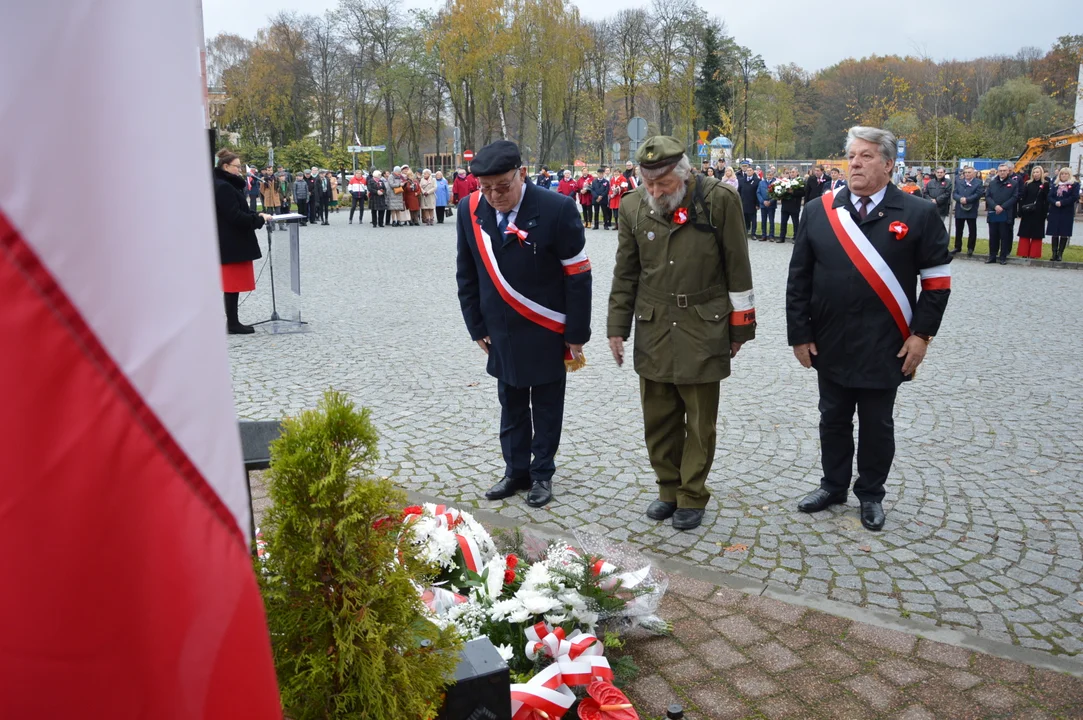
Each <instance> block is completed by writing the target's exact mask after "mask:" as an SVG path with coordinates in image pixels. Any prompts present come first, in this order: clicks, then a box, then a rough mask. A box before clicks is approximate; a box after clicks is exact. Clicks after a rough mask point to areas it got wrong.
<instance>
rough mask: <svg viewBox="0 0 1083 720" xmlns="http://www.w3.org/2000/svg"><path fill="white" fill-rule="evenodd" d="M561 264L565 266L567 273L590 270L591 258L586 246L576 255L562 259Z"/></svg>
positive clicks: (573, 273)
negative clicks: (588, 255)
mask: <svg viewBox="0 0 1083 720" xmlns="http://www.w3.org/2000/svg"><path fill="white" fill-rule="evenodd" d="M560 264H561V265H563V266H564V274H565V275H578V274H580V273H585V272H590V258H589V257H587V251H586V248H584V249H583V250H582V251H580V253H579V254H578V255H576V256H575V257H570V258H568V259H567V260H561V261H560Z"/></svg>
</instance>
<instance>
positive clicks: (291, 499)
mask: <svg viewBox="0 0 1083 720" xmlns="http://www.w3.org/2000/svg"><path fill="white" fill-rule="evenodd" d="M376 442H377V435H376V430H375V428H374V427H373V425H372V421H371V420H370V418H369V411H368V410H367V409H362V410H360V411H358V410H357V409H355V408H354V405H353V403H351V402H350V401H349V400H348V399H347V398H346V396H345V395H344V394H342V393H337V392H333V391H328V392H327V393H325V394H324V397H323V400H322V401H321V402H320V405H319V407H318V408H317V409H316V410H310V411H306V412H304V413H302V414H301V415H300V416H299V417H297V418H294V419H290V420H287V421H286V422H285V423H284V427H283V432H282V435H281V437H280V438H279V439H278V440H276V441H275V442H274V443H273V444H272V445H271V469H270V471H269V472H268V491H269V494H270V497H271V500H272V501H273V502H274V505H273V506H272V508H271V509H270V510H269V511H268V514H267V519H266V522H265V523H264V527H263V536H264V539H265V541H266V556H265V558H264V559H263V560H259V561H256V564H257V571H258V574H259V577H260V590H261V592H262V594H263V599H264V603H265V605H266V608H267V625H268V627H269V629H270V632H271V642H272V645H273V648H274V657H275V668H276V670H277V673H278V682H279V687H280V690H281V693H282V705H283V708H284V710H285V712H286V715H287V717H290V718H292V720H315V719H326V718H371V719H372V720H382V719H384V718H387V719H388V720H391V719H392V718H394V719H395V720H400V719H401V718H431V717H433V716H434V715H435V714H436V712H437V711H438V710H439V707H440V704H441V698H442V694H443V691H444V688H445V687H446V685H447V682H448V678H450V677H451V674H452V672H453V671H454V669H455V667H456V664H457V662H458V652H459V650H460V649H461V642H460V640H459V639H458V637H457V636H456V635H455V634H454V633H453V632H452V631H450V630H447V631H444V630H440V629H439V628H437V627H436V626H435V625H433V624H432V623H431V622H429V621H428V620H426V619H425V618H424V615H423V612H422V611H423V606H422V604H421V600H420V599H419V597H418V591H417V589H416V587H415V585H414V584H413V583H414V582H416V581H418V580H420V579H421V578H422V575H421V574H420V564H419V563H417V562H416V560H415V559H414V557H413V555H412V551H411V549H410V547H409V543H403V545H404V547H402V548H401V550H400V547H399V545H400V543H399V541H398V534H399V530H400V527H401V526H400V525H399V524H398V523H397V522H390V521H387V520H386V519H387V518H394V519H396V520H397V519H398V518H399V517H400V515H401V511H402V507H403V506H404V505H405V504H406V497H405V495H404V493H403V492H402V491H400V490H399V489H397V488H396V487H395V486H394V485H392V484H391V482H390V481H388V480H387V479H386V478H374V477H367V475H369V474H370V473H371V469H372V465H373V463H374V462H375V460H376V459H377V448H376ZM400 552H402V555H401V556H400V555H399V553H400ZM400 557H401V560H400Z"/></svg>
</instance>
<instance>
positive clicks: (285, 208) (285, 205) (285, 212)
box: [279, 200, 292, 215]
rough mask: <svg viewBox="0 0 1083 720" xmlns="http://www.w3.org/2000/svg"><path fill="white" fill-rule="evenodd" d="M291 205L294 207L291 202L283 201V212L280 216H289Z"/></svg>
mask: <svg viewBox="0 0 1083 720" xmlns="http://www.w3.org/2000/svg"><path fill="white" fill-rule="evenodd" d="M290 205H292V203H291V202H290V201H289V200H283V201H282V211H281V212H280V213H279V214H280V215H289V214H290Z"/></svg>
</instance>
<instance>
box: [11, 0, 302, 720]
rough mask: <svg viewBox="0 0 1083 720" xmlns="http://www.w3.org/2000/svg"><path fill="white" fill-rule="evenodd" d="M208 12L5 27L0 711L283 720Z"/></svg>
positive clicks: (147, 9)
mask: <svg viewBox="0 0 1083 720" xmlns="http://www.w3.org/2000/svg"><path fill="white" fill-rule="evenodd" d="M61 6H62V7H61ZM197 7H198V6H197V4H196V3H194V2H147V0H94V1H91V0H69V2H65V3H60V4H58V3H53V2H20V3H9V4H8V6H7V7H5V17H4V21H3V22H2V23H0V127H2V128H3V135H2V136H0V167H2V168H4V169H5V172H3V173H0V338H2V346H0V389H2V391H0V443H2V448H3V452H2V453H0V718H80V720H87V719H93V720H96V719H98V718H103V719H104V718H109V719H113V718H116V719H127V718H154V719H155V720H163V719H168V720H172V719H181V718H185V719H187V718H193V719H194V718H199V719H201V720H202V719H203V718H223V719H224V718H229V719H230V720H233V719H235V718H280V717H281V710H280V705H279V699H278V692H277V688H276V682H275V674H274V666H273V663H272V659H271V649H270V642H269V638H268V635H267V627H266V622H265V618H264V612H263V606H262V603H261V600H260V595H259V590H258V587H257V584H256V578H255V575H254V573H253V570H252V564H251V560H250V555H249V546H248V540H247V538H248V537H249V534H250V528H251V517H250V516H249V512H248V502H247V495H246V487H245V481H244V473H243V468H242V463H241V452H240V446H239V440H238V433H237V425H236V417H235V414H234V410H233V399H232V390H231V386H230V378H229V364H228V358H227V354H226V338H225V332H224V327H223V326H224V320H223V310H222V299H221V298H222V293H221V287H220V285H219V282H220V280H219V277H220V273H219V269H218V257H217V249H216V245H215V242H216V232H215V225H214V209H213V198H212V194H211V175H210V172H211V161H210V152H209V149H208V148H207V141H206V132H205V131H204V129H203V126H202V125H203V121H202V107H201V102H200V97H201V88H200V82H199V52H198V47H199V33H200V31H199V30H198V29H197V28H198V25H197V23H198V20H199V18H198V9H197ZM162 138H168V139H169V140H168V142H164V141H163V140H162ZM62 167H63V168H76V169H77V171H78V172H79V173H82V174H83V176H84V178H85V179H84V180H83V181H82V182H80V183H78V186H77V188H70V187H68V188H61V187H60V186H57V185H56V183H55V177H56V170H57V169H58V168H62ZM163 177H165V178H168V180H167V185H165V186H163V185H162V184H161V183H162V178H163ZM73 190H74V191H73ZM163 192H164V193H166V194H167V195H168V196H169V197H170V198H171V199H170V201H168V202H166V203H163V202H162V201H161V200H162V193H163ZM177 213H180V214H181V215H182V217H178V216H177V215H176V214H177Z"/></svg>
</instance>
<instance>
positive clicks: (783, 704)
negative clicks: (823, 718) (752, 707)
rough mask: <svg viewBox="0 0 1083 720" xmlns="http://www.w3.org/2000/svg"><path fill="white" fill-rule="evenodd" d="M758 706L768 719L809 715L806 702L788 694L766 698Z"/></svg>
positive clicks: (787, 718)
mask: <svg viewBox="0 0 1083 720" xmlns="http://www.w3.org/2000/svg"><path fill="white" fill-rule="evenodd" d="M757 707H758V708H759V711H760V712H761V713H763V715H764V716H765V717H767V718H768V720H789V718H805V717H807V716H808V710H807V708H806V706H805V704H804V703H803V702H800V701H798V700H796V699H794V698H792V697H790V696H788V695H781V696H775V697H770V698H765V699H763V700H760V701H759V703H757Z"/></svg>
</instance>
